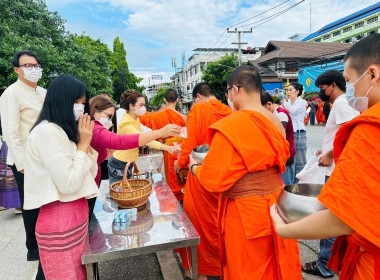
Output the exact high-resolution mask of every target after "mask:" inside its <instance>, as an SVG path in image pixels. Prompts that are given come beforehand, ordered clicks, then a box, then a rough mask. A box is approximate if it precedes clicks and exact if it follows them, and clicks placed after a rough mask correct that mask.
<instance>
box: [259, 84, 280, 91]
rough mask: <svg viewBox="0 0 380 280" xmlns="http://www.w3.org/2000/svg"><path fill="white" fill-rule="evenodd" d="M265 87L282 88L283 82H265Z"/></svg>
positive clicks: (267, 89) (270, 88) (267, 88)
mask: <svg viewBox="0 0 380 280" xmlns="http://www.w3.org/2000/svg"><path fill="white" fill-rule="evenodd" d="M263 88H264V89H265V90H266V91H270V90H274V89H276V88H279V89H282V84H281V83H263Z"/></svg>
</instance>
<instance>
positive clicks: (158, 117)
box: [140, 89, 187, 200]
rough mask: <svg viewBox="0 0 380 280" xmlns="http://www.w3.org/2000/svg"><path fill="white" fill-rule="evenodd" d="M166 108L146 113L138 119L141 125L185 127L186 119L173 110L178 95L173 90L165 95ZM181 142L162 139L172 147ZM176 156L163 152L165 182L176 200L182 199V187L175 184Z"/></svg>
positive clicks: (180, 139) (158, 127) (174, 139)
mask: <svg viewBox="0 0 380 280" xmlns="http://www.w3.org/2000/svg"><path fill="white" fill-rule="evenodd" d="M164 101H165V103H166V108H165V109H164V110H162V111H160V112H156V113H146V114H145V115H143V116H141V117H140V122H141V124H143V125H145V126H147V127H149V128H151V129H153V130H157V129H160V128H162V127H164V126H165V125H167V124H176V125H179V126H182V127H184V126H185V125H186V119H187V117H186V116H185V115H182V114H180V113H178V112H177V111H176V110H175V106H176V104H177V103H178V95H177V92H176V91H175V90H174V89H168V90H167V91H166V93H165V99H164ZM181 141H182V138H181V137H169V138H166V139H164V143H165V145H168V146H174V145H180V144H181ZM177 158H178V156H177V155H176V154H174V155H172V154H170V153H168V152H165V151H164V166H165V177H166V182H167V183H168V185H169V186H170V189H171V190H172V192H173V193H174V194H175V196H176V197H177V199H178V200H182V199H183V193H182V192H181V190H182V187H181V186H179V185H178V183H177V175H176V172H175V170H174V161H175V160H177Z"/></svg>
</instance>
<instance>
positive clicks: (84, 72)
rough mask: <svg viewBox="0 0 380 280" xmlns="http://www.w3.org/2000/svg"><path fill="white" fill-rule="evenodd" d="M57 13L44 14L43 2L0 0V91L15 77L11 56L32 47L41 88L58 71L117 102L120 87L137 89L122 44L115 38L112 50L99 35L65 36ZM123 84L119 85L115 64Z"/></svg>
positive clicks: (37, 0)
mask: <svg viewBox="0 0 380 280" xmlns="http://www.w3.org/2000/svg"><path fill="white" fill-rule="evenodd" d="M64 24H65V21H64V20H63V19H62V18H61V17H60V16H59V14H58V13H57V12H50V11H48V9H47V6H46V3H45V1H44V0H1V1H0V42H1V44H0V89H4V88H6V87H7V86H9V85H10V84H12V83H13V82H14V81H15V80H16V79H17V75H16V74H15V73H14V71H13V66H12V65H11V60H12V57H13V55H14V53H15V52H17V51H19V50H32V51H34V52H35V53H36V54H37V55H38V57H39V58H40V60H41V66H42V68H43V75H42V79H41V80H40V82H39V85H41V86H43V87H47V86H48V85H49V83H50V82H51V80H52V79H53V78H54V77H55V76H57V75H60V74H64V73H65V74H72V75H76V76H78V77H79V78H80V79H81V80H82V81H83V82H85V83H86V84H87V86H88V88H89V90H90V93H91V95H92V96H93V95H96V94H97V93H98V92H100V91H108V92H110V93H111V94H112V95H113V99H114V100H115V101H119V99H120V95H121V93H122V90H121V89H122V86H125V89H134V90H138V91H140V92H142V90H143V89H144V87H141V86H140V87H139V86H138V84H139V83H140V82H141V80H142V78H138V77H136V76H135V75H134V74H133V73H130V72H129V69H128V63H127V60H126V51H125V49H124V44H123V43H122V42H121V41H120V39H119V38H118V37H117V38H116V39H115V42H114V47H113V51H111V50H110V49H109V48H108V46H107V45H106V44H104V43H103V42H102V41H101V40H100V39H97V40H95V39H93V38H91V37H90V36H87V35H85V34H82V35H77V34H70V33H69V32H67V31H66V30H65V27H64ZM121 67H124V69H125V84H120V77H121V76H120V74H119V73H120V68H121Z"/></svg>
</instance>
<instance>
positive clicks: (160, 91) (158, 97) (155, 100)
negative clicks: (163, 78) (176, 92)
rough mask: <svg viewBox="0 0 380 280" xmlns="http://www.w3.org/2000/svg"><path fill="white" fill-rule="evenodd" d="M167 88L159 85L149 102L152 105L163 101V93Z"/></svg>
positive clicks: (158, 104) (157, 104)
mask: <svg viewBox="0 0 380 280" xmlns="http://www.w3.org/2000/svg"><path fill="white" fill-rule="evenodd" d="M167 90H168V89H167V88H165V87H161V88H159V89H158V91H157V94H156V95H155V96H154V97H153V98H152V100H151V101H150V104H151V105H152V106H160V105H161V104H163V103H164V98H165V93H166V91H167Z"/></svg>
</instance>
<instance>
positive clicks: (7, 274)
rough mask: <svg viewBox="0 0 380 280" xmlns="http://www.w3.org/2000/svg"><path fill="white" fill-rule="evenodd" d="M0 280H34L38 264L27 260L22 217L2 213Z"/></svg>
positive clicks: (0, 218)
mask: <svg viewBox="0 0 380 280" xmlns="http://www.w3.org/2000/svg"><path fill="white" fill-rule="evenodd" d="M0 228H1V230H0V232H1V233H0V280H32V279H33V278H34V275H35V273H36V272H37V266H38V262H37V261H34V262H28V261H27V260H26V247H25V231H24V225H23V222H22V217H21V215H16V214H15V213H14V210H13V209H9V210H4V211H0Z"/></svg>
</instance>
